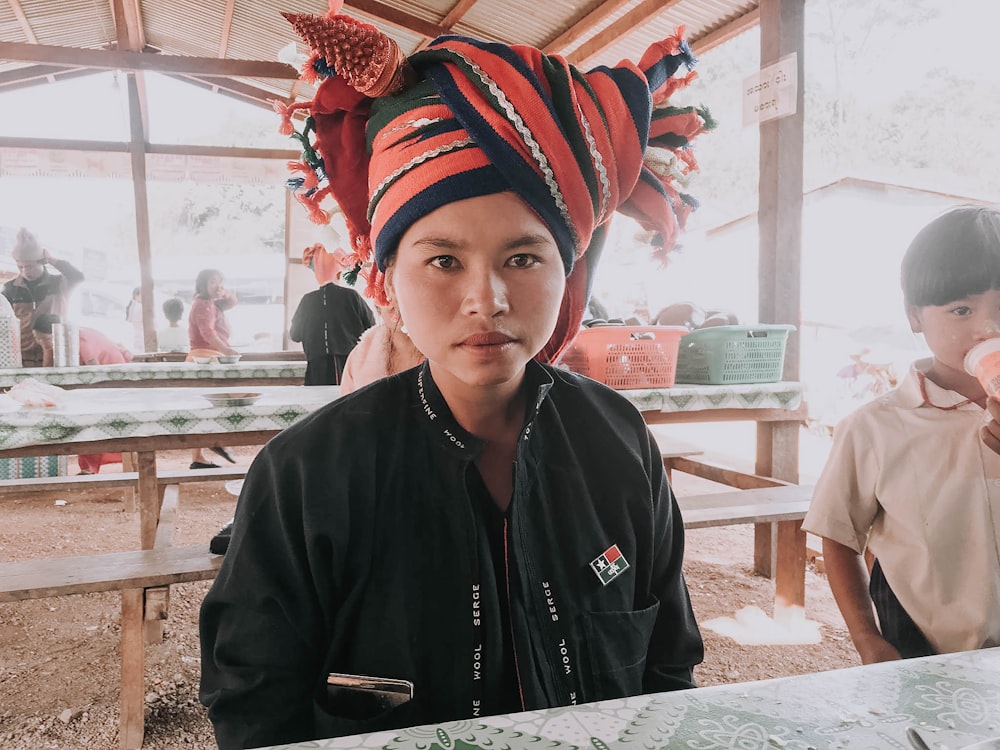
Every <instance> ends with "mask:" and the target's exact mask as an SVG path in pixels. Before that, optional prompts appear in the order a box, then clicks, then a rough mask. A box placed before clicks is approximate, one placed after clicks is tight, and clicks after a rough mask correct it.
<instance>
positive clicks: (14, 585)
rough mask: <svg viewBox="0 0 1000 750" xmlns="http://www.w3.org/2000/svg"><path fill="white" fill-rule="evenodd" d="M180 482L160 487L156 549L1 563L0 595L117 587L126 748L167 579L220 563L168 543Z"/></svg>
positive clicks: (207, 575)
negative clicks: (160, 503) (119, 597)
mask: <svg viewBox="0 0 1000 750" xmlns="http://www.w3.org/2000/svg"><path fill="white" fill-rule="evenodd" d="M179 489H180V488H179V487H178V485H176V484H171V485H167V486H166V487H164V493H163V505H162V507H161V509H160V523H159V525H158V527H157V531H156V543H155V545H154V547H153V549H145V550H135V551H129V552H108V553H105V554H96V555H83V556H79V557H59V558H44V559H38V560H24V561H18V562H7V563H0V602H15V601H23V600H25V599H44V598H48V597H55V596H68V595H70V594H90V593H94V592H99V591H120V592H121V713H120V719H119V740H120V745H121V747H122V748H125V750H137V748H140V747H142V740H143V734H144V731H145V730H144V724H145V722H144V709H145V703H144V702H145V695H146V692H145V684H144V683H145V646H146V643H147V642H153V641H157V640H159V637H160V635H161V633H162V624H163V620H164V619H165V618H166V616H167V603H168V598H169V593H168V592H169V586H170V584H172V583H187V582H189V581H205V580H211V579H213V578H215V576H216V575H217V574H218V570H219V566H220V565H221V564H222V559H223V558H222V556H221V555H213V554H212V553H211V552H209V551H208V545H207V544H198V545H193V546H188V547H174V546H172V545H171V538H172V536H173V527H174V519H175V516H176V511H177V499H178V495H179Z"/></svg>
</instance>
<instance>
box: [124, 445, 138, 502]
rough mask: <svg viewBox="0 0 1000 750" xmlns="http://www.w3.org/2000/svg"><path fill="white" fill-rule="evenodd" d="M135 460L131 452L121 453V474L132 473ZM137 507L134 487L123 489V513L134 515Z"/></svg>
mask: <svg viewBox="0 0 1000 750" xmlns="http://www.w3.org/2000/svg"><path fill="white" fill-rule="evenodd" d="M135 466H136V458H135V454H134V453H133V452H132V451H122V472H123V473H124V472H132V471H135V470H136V468H135ZM137 508H138V505H137V504H136V497H135V487H134V486H132V487H126V488H125V512H126V513H135V511H136V509H137Z"/></svg>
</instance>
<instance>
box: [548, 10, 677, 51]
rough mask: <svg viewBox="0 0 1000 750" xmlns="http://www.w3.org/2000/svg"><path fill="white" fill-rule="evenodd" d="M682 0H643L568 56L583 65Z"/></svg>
mask: <svg viewBox="0 0 1000 750" xmlns="http://www.w3.org/2000/svg"><path fill="white" fill-rule="evenodd" d="M680 1H681V0H643V1H642V2H641V3H639V4H638V5H637V6H635V7H634V8H633V9H632V10H630V11H629V12H628V13H626V14H625V15H624V16H622V17H621V18H619V19H618V20H617V21H615V22H614V23H613V24H611V25H610V26H608V27H607V28H606V29H604V30H603V31H601V32H600V33H598V34H595V35H594V36H593V37H591V38H590V39H588V40H587V41H586V42H584V43H583V44H581V45H580V46H579V47H577V48H576V49H575V50H574V51H573V52H572V54H569V55H567V56H566V58H567V59H568V60H569V61H570V62H571V63H573V64H574V65H583V64H585V63H586V61H587V60H589V59H590V58H592V57H595V56H596V55H599V54H600V53H601V52H603V51H604V50H605V49H607V48H608V47H610V46H611V45H612V44H614V43H615V42H617V41H619V40H620V39H621V38H622V37H624V36H628V34H629V33H631V32H632V31H633V30H634V29H637V28H639V27H640V26H642V25H643V24H645V23H647V22H648V21H649V20H650V19H651V18H655V17H656V16H658V15H660V14H661V13H663V12H664V11H666V10H669V9H670V8H672V7H674V6H675V5H677V3H679V2H680Z"/></svg>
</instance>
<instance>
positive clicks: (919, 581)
mask: <svg viewBox="0 0 1000 750" xmlns="http://www.w3.org/2000/svg"><path fill="white" fill-rule="evenodd" d="M928 364H929V360H923V361H919V362H916V363H914V365H913V367H912V368H911V370H910V372H909V374H908V375H907V376H906V378H905V379H904V381H903V382H902V383H901V384H900V385H899V387H898V388H897V389H896V390H894V391H892V392H891V393H888V394H886V395H885V396H882V397H880V398H878V399H876V400H875V401H872V402H871V403H868V404H866V405H864V406H862V407H860V408H859V409H858V410H856V411H855V412H854V413H852V414H851V415H849V416H848V417H846V418H845V419H843V420H842V421H841V422H840V423H839V424H838V425H837V427H836V429H835V431H834V441H833V448H832V450H831V452H830V456H829V458H828V460H827V463H826V465H825V467H824V469H823V472H822V475H821V476H820V478H819V481H818V482H817V484H816V491H815V493H814V494H813V499H812V503H811V505H810V508H809V513H808V515H807V516H806V519H805V522H804V523H803V528H804V529H805V530H806V531H809V532H811V533H813V534H817V535H819V536H822V537H826V538H828V539H832V540H834V541H837V542H840V543H841V544H843V545H845V546H847V547H850V548H851V549H853V550H855V551H856V552H861V551H862V550H864V548H865V546H866V545H867V546H868V547H869V548H870V549H871V551H872V552H873V553H874V554H875V556H876V557H877V558H878V559H879V561H880V562H881V564H882V569H883V572H884V573H885V577H886V580H887V581H888V583H889V586H890V587H891V588H892V590H893V592H894V593H895V594H896V596H897V598H898V599H899V601H900V603H901V604H902V606H903V608H904V609H905V610H906V611H907V613H908V614H909V615H910V617H911V618H913V621H914V622H915V623H916V624H917V626H918V627H920V629H921V630H922V631H923V633H924V635H925V636H926V637H927V639H928V640H929V641H930V642H931V644H932V645H933V646H934V648H935V649H936V650H937V651H939V652H941V653H946V652H952V651H967V650H971V649H977V648H986V647H989V646H998V645H1000V455H997V454H996V453H994V452H993V451H991V450H990V449H989V448H987V447H986V446H985V445H984V444H983V442H982V440H981V439H980V437H979V430H980V428H981V427H982V425H983V422H984V418H985V416H984V415H985V412H984V410H983V409H981V408H980V407H979V406H978V405H976V404H972V403H967V404H964V405H961V406H958V407H957V408H955V409H951V410H946V409H942V408H937V407H948V406H954V405H956V404H960V403H961V402H963V401H965V399H964V398H962V396H960V395H959V394H957V393H955V392H953V391H948V390H944V389H942V388H939V387H938V386H936V385H935V384H934V383H932V382H930V381H929V380H926V379H923V380H924V384H925V388H926V393H927V397H928V401H929V402H930V403H929V404H928V403H925V401H924V398H923V395H922V394H921V389H920V381H921V379H922V378H921V376H920V374H919V373H918V372H917V371H916V370H921V371H924V370H926V368H927V366H928ZM931 404H933V405H931Z"/></svg>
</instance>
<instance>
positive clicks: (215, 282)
mask: <svg viewBox="0 0 1000 750" xmlns="http://www.w3.org/2000/svg"><path fill="white" fill-rule="evenodd" d="M205 287H206V288H207V289H208V298H209V299H217V298H218V297H219V296H221V293H222V277H221V276H220V275H219V274H213V275H212V276H209V277H208V283H207V284H206V285H205Z"/></svg>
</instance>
